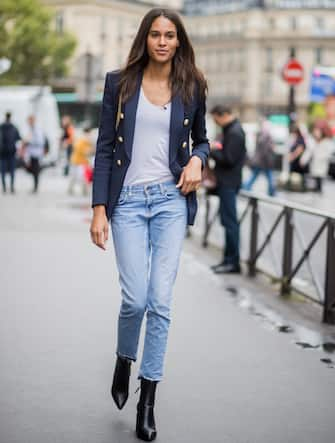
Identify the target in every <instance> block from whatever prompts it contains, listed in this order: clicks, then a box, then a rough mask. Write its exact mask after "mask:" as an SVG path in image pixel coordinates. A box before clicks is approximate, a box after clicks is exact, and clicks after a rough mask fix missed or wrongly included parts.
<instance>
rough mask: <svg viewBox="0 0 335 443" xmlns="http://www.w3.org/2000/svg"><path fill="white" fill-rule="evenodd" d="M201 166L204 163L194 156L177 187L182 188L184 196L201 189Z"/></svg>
mask: <svg viewBox="0 0 335 443" xmlns="http://www.w3.org/2000/svg"><path fill="white" fill-rule="evenodd" d="M201 166H202V162H201V159H200V157H197V156H196V155H194V156H193V157H191V158H190V160H189V162H188V163H187V165H186V166H185V167H184V169H183V172H182V173H181V176H180V179H179V182H178V184H177V185H176V188H181V193H182V194H184V195H186V194H188V193H189V192H192V191H196V190H198V189H199V187H200V183H201Z"/></svg>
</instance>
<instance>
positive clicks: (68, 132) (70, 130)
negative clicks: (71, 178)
mask: <svg viewBox="0 0 335 443" xmlns="http://www.w3.org/2000/svg"><path fill="white" fill-rule="evenodd" d="M62 129H63V135H62V139H61V144H62V148H63V149H64V150H65V156H66V164H65V166H64V175H65V176H67V175H69V171H70V165H71V161H70V159H71V155H72V150H73V141H74V127H73V125H72V120H71V117H70V116H69V115H64V116H63V118H62Z"/></svg>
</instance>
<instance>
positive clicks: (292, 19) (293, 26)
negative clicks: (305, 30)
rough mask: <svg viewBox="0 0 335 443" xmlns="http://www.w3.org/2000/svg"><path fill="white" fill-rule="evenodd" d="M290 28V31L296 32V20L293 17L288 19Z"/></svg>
mask: <svg viewBox="0 0 335 443" xmlns="http://www.w3.org/2000/svg"><path fill="white" fill-rule="evenodd" d="M290 27H291V29H292V31H296V29H297V27H298V26H297V18H296V17H294V16H292V17H290Z"/></svg>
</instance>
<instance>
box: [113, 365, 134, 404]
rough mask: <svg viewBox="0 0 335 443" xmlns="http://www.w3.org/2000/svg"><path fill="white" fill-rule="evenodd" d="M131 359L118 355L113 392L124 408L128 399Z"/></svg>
mask: <svg viewBox="0 0 335 443" xmlns="http://www.w3.org/2000/svg"><path fill="white" fill-rule="evenodd" d="M130 367H131V360H128V359H127V358H123V357H118V358H117V361H116V365H115V370H114V377H113V384H112V388H111V394H112V397H113V400H114V402H115V404H116V406H117V407H118V409H122V408H123V407H124V405H125V404H126V402H127V400H128V395H129V378H130Z"/></svg>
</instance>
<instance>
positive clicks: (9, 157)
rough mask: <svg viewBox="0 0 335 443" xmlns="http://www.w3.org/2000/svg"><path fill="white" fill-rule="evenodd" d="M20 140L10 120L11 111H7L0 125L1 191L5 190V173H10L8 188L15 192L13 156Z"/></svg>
mask: <svg viewBox="0 0 335 443" xmlns="http://www.w3.org/2000/svg"><path fill="white" fill-rule="evenodd" d="M19 140H20V134H19V131H18V130H17V128H16V127H15V126H14V125H13V124H12V122H11V113H10V112H7V113H6V116H5V121H4V123H2V125H1V126H0V164H1V181H2V191H3V193H6V192H7V187H6V173H7V172H8V173H9V175H10V190H11V193H12V194H14V193H15V188H14V180H15V156H16V143H17V142H18V141H19Z"/></svg>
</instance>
